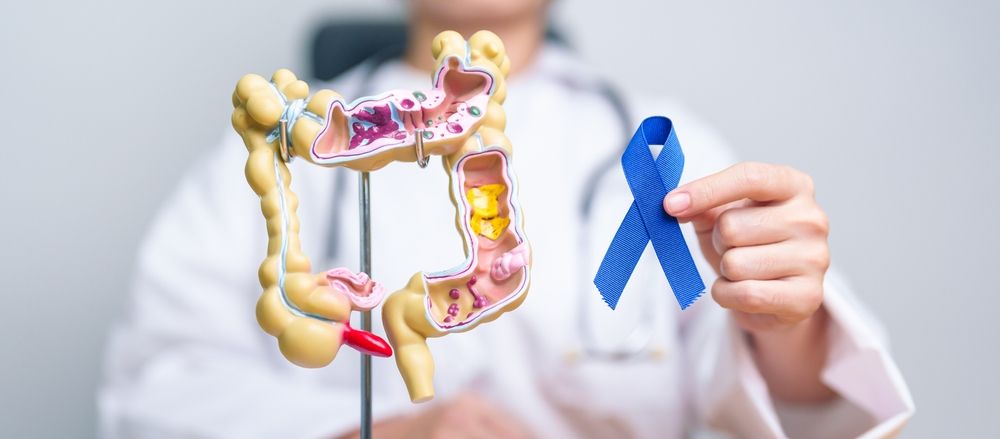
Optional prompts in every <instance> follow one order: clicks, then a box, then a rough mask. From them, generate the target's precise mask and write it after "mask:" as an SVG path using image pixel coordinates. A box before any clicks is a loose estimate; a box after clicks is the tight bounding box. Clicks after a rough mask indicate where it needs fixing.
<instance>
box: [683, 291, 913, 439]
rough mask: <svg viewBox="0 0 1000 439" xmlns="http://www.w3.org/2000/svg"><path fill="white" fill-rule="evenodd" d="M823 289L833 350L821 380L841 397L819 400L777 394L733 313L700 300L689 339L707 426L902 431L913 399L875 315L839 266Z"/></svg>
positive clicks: (829, 433)
mask: <svg viewBox="0 0 1000 439" xmlns="http://www.w3.org/2000/svg"><path fill="white" fill-rule="evenodd" d="M825 289H826V291H825V297H824V301H823V306H824V307H825V308H826V311H827V313H828V314H829V316H830V318H829V323H828V324H829V327H828V328H827V335H828V337H829V352H828V354H827V360H826V365H825V366H824V367H823V371H822V380H823V382H824V383H825V384H826V385H827V386H829V387H830V388H831V389H833V390H834V391H835V392H836V393H837V394H838V395H839V396H838V398H837V399H836V400H834V401H832V402H829V403H824V404H817V405H801V406H796V405H791V404H786V403H780V402H776V401H773V400H772V398H771V396H770V394H769V393H768V390H767V384H766V383H765V382H764V378H763V377H762V376H761V375H760V372H759V371H758V370H757V367H756V365H755V363H754V360H753V356H752V353H751V352H750V346H749V345H748V343H747V339H746V335H745V334H744V333H743V332H742V331H741V330H740V329H739V328H738V327H737V325H736V324H735V321H734V320H733V319H732V317H731V316H730V314H729V313H728V312H726V311H725V310H723V309H721V308H720V307H718V306H717V305H715V304H714V303H700V304H698V306H697V307H698V308H699V309H698V310H697V311H696V312H697V315H696V316H695V318H694V319H693V320H692V321H690V322H688V323H689V325H690V326H689V327H688V328H686V336H685V345H686V353H687V358H688V360H689V361H690V362H691V364H690V370H692V371H694V372H693V374H695V377H694V389H693V394H694V396H695V401H696V404H695V405H696V407H695V409H696V411H697V413H698V415H699V417H700V418H701V419H702V420H703V421H704V422H705V423H706V424H707V425H709V426H711V427H713V428H717V429H720V430H723V431H726V432H729V433H732V434H734V435H736V436H738V437H757V438H780V437H806V436H808V437H817V438H819V437H858V436H861V437H866V438H867V437H871V438H876V437H886V436H892V435H894V434H895V433H898V431H899V430H900V429H901V428H902V427H903V425H904V424H905V423H906V421H907V420H908V419H909V418H910V417H911V416H912V415H913V411H914V406H913V400H912V398H911V396H910V393H909V390H908V389H907V387H906V384H905V383H904V381H903V379H902V376H901V375H900V373H899V369H898V368H897V367H896V365H895V363H894V362H893V361H892V358H891V357H890V356H889V353H888V351H887V349H886V345H885V342H884V337H883V335H882V333H881V331H880V329H879V328H878V326H877V322H875V320H874V319H872V318H871V316H870V315H868V314H867V312H866V311H865V310H864V309H863V308H862V307H861V305H860V304H858V303H857V302H856V301H855V300H854V298H853V296H852V295H851V294H850V292H849V290H848V289H847V287H846V285H845V284H844V283H842V282H841V281H840V279H839V277H838V276H837V274H836V273H833V272H831V273H829V274H828V275H827V281H826V285H825ZM803 435H805V436H803Z"/></svg>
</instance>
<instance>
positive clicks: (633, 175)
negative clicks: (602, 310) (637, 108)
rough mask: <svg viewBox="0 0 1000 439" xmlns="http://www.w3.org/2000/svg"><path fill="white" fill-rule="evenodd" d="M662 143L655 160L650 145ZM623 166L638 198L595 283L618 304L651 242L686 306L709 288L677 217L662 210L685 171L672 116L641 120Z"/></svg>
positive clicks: (607, 299)
mask: <svg viewBox="0 0 1000 439" xmlns="http://www.w3.org/2000/svg"><path fill="white" fill-rule="evenodd" d="M661 144H662V145H663V149H662V150H661V151H660V154H659V155H658V156H657V157H656V158H655V159H654V158H653V154H652V152H651V151H650V149H649V146H650V145H661ZM622 169H623V170H624V172H625V180H626V181H627V182H628V186H629V189H630V190H631V191H632V198H633V201H632V205H631V206H629V209H628V212H626V214H625V218H624V219H622V222H621V225H619V226H618V231H617V232H616V233H615V237H614V238H613V239H612V240H611V245H610V246H608V251H607V252H606V253H605V254H604V260H602V261H601V266H600V268H599V269H598V270H597V275H596V276H595V277H594V285H595V286H597V290H598V291H600V292H601V297H603V298H604V301H605V302H606V303H607V304H608V306H610V307H611V309H615V307H616V306H617V305H618V299H620V298H621V294H622V291H624V290H625V285H626V284H628V280H629V278H630V277H631V276H632V272H633V271H635V266H636V264H638V263H639V258H640V257H641V256H642V252H643V251H644V250H645V249H646V244H647V243H649V242H652V244H653V250H654V251H655V252H656V257H657V259H658V260H659V262H660V267H661V268H662V269H663V274H664V275H665V276H666V277H667V281H668V282H669V283H670V288H671V289H672V290H673V291H674V296H676V297H677V303H679V304H680V307H681V309H685V308H687V307H688V306H690V305H691V304H692V303H694V301H695V300H698V297H700V296H701V295H702V293H704V292H705V284H704V282H702V280H701V275H700V274H698V268H697V267H695V265H694V259H693V258H692V257H691V252H690V250H688V247H687V243H686V242H685V241H684V235H683V234H682V233H681V228H680V225H679V224H678V223H677V219H676V218H674V217H672V216H670V215H669V214H667V212H666V211H665V210H663V199H664V197H666V196H667V193H668V192H669V191H671V190H673V189H674V188H676V187H677V183H678V182H680V178H681V171H683V170H684V152H683V151H682V150H681V144H680V142H678V141H677V135H676V134H675V133H674V129H673V123H672V122H671V121H670V119H667V118H666V117H662V116H653V117H649V118H647V119H646V120H644V121H642V123H641V124H640V125H639V129H638V130H636V132H635V134H634V135H633V136H632V140H630V141H629V144H628V147H627V148H625V152H624V153H622Z"/></svg>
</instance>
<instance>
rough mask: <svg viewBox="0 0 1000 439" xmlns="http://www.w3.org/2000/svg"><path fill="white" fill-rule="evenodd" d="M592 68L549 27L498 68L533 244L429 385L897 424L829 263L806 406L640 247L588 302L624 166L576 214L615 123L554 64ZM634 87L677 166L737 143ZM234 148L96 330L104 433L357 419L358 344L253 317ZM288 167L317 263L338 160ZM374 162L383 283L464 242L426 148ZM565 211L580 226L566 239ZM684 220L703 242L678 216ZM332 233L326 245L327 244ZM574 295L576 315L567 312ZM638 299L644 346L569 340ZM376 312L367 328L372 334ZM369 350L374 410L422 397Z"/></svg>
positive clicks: (258, 242) (546, 430)
mask: <svg viewBox="0 0 1000 439" xmlns="http://www.w3.org/2000/svg"><path fill="white" fill-rule="evenodd" d="M590 75H591V74H590V73H588V70H587V69H586V68H585V67H584V66H582V65H581V64H580V63H579V62H578V61H576V59H575V58H574V57H573V56H572V55H570V54H569V53H568V52H566V51H565V50H563V49H561V48H558V47H546V48H545V49H544V50H543V51H542V53H541V55H540V57H539V58H538V59H537V60H536V62H535V64H534V65H532V66H531V67H530V68H528V69H526V70H525V71H524V72H522V73H521V74H520V75H519V76H517V77H515V78H513V79H511V80H510V82H509V94H508V96H509V97H508V100H507V103H506V104H505V107H506V109H507V115H508V117H507V118H508V128H507V133H508V135H509V136H510V139H511V141H512V142H513V144H514V162H513V169H514V171H515V172H516V174H517V176H518V179H519V183H520V201H521V204H522V206H523V208H524V212H525V213H526V227H525V231H526V233H527V236H528V238H529V240H530V242H531V243H532V248H533V250H534V253H533V255H532V256H533V258H534V269H533V270H532V274H533V279H532V285H531V290H530V291H529V295H528V298H527V300H526V301H525V302H524V304H523V305H522V306H521V307H520V308H519V309H517V310H516V311H514V312H511V313H508V314H506V315H504V316H503V317H501V318H500V319H498V320H497V321H495V322H493V323H488V324H485V325H482V326H480V327H478V328H476V329H475V330H473V331H471V332H467V333H462V334H453V335H449V336H447V337H444V338H439V339H432V340H430V346H431V350H432V352H433V355H434V359H435V361H436V364H437V371H436V375H435V386H436V391H437V398H440V399H444V398H448V397H449V396H451V395H454V394H456V392H459V391H461V390H463V389H475V390H477V391H479V392H481V393H482V394H483V395H485V396H486V397H488V398H490V399H491V400H492V401H494V402H495V403H496V404H499V405H502V406H503V407H504V408H505V409H506V410H508V411H510V412H511V413H512V414H513V415H515V416H517V417H518V418H520V419H521V420H523V421H524V422H525V423H526V424H527V425H528V426H529V427H530V428H531V429H532V430H533V431H534V432H535V433H536V434H537V435H538V437H542V438H570V437H608V438H631V437H637V438H676V437H684V436H686V435H690V434H691V433H692V432H693V431H695V430H699V429H700V428H702V427H703V426H706V425H708V426H712V427H714V428H716V429H719V430H722V431H727V432H729V433H730V434H733V435H735V436H738V437H753V438H770V437H784V436H793V437H795V436H803V435H805V436H808V437H845V436H856V435H859V434H862V433H865V432H867V433H868V434H869V435H870V436H871V437H877V436H882V435H884V434H886V433H889V432H894V431H897V430H898V429H899V428H901V426H902V425H903V424H904V423H905V422H906V420H907V419H908V418H909V417H910V416H911V414H912V412H913V403H912V400H911V398H910V395H909V393H908V391H907V389H906V386H905V384H904V383H903V380H902V378H901V377H900V374H899V372H898V370H897V368H896V366H895V365H894V364H893V362H892V360H891V358H890V357H889V355H888V354H887V352H886V350H885V345H884V339H883V337H882V336H881V333H880V332H879V329H878V328H877V326H875V322H874V321H873V320H872V319H871V317H870V316H868V315H867V314H865V313H864V312H863V311H862V310H861V308H859V307H858V305H857V304H855V303H854V302H853V301H852V300H851V298H850V296H848V291H847V289H846V287H845V286H844V284H843V283H841V282H838V280H837V277H836V275H835V274H831V275H830V276H828V285H827V289H826V298H825V306H826V307H827V309H828V311H829V313H830V315H831V317H832V318H831V326H832V327H831V330H830V331H829V332H830V337H831V340H832V342H831V343H830V346H831V347H830V355H829V359H828V361H827V365H826V367H825V369H824V372H823V378H824V380H825V382H826V383H827V384H828V385H829V386H830V387H831V388H833V389H834V390H836V391H837V392H838V393H839V394H840V395H841V399H840V400H838V401H837V402H834V403H830V404H826V405H823V406H821V407H786V406H776V403H775V402H774V401H772V400H771V398H770V397H769V395H768V392H767V389H766V386H765V384H764V382H763V380H762V378H761V376H760V375H759V373H758V372H757V370H756V368H755V366H754V363H753V360H752V358H751V357H750V355H749V352H748V347H747V345H746V343H745V341H744V337H743V336H742V335H741V333H740V332H739V330H738V329H737V328H736V327H735V326H734V324H733V322H732V320H731V319H730V317H729V315H728V313H727V312H725V311H724V310H723V309H721V308H720V307H719V306H718V305H717V304H716V303H714V302H713V301H712V299H711V297H710V296H706V297H703V298H702V299H700V301H699V302H698V303H697V304H696V305H695V306H694V307H692V308H691V309H689V310H687V311H683V312H681V311H679V309H678V306H677V303H676V301H675V299H674V297H673V295H672V294H671V293H670V289H669V286H668V284H667V282H666V280H665V279H664V278H663V274H662V272H660V271H659V267H658V266H657V264H656V260H655V258H653V257H652V253H651V249H648V248H647V253H646V254H645V255H644V258H643V260H642V261H641V262H640V265H639V267H638V268H637V270H636V273H635V274H634V276H633V278H632V281H631V282H630V283H629V286H628V288H627V289H626V291H625V294H624V295H623V298H622V301H621V303H620V306H619V309H618V310H617V311H614V312H612V311H611V310H609V309H607V308H606V306H605V305H604V303H603V302H602V301H601V299H600V298H599V296H598V294H597V292H596V290H595V289H594V288H593V286H592V284H591V279H592V278H593V275H594V273H595V272H596V267H597V265H598V264H599V263H600V260H601V257H602V255H603V252H604V250H605V249H606V247H607V244H608V243H609V242H610V240H611V237H612V235H613V234H614V232H615V230H616V228H617V225H618V222H619V221H620V220H621V218H622V216H623V215H624V213H625V211H626V209H627V207H628V205H629V203H630V202H631V197H630V194H629V191H628V188H627V185H626V184H625V180H624V178H623V176H622V174H621V171H620V168H615V169H613V170H611V171H610V172H607V173H605V174H604V175H603V177H601V182H600V184H599V185H598V188H599V190H598V192H597V194H596V199H595V205H594V214H593V218H592V219H591V220H590V221H588V222H584V221H582V220H581V218H580V215H579V204H580V199H581V197H582V196H583V187H584V186H585V184H584V183H585V179H587V178H588V175H589V173H590V171H591V170H592V169H594V168H595V166H597V165H598V163H600V162H601V161H602V160H606V159H607V157H608V156H610V155H611V154H614V153H615V152H616V151H620V150H621V148H622V147H623V146H624V144H625V143H626V142H627V140H628V136H630V135H631V132H629V133H623V132H622V131H621V127H620V126H619V125H618V123H617V122H616V119H615V118H614V115H613V114H612V113H611V107H610V106H609V104H608V102H607V100H606V99H604V98H602V97H600V96H598V95H597V94H596V93H593V92H588V91H583V90H581V89H580V87H578V86H576V87H573V86H568V85H567V82H568V81H567V78H572V81H573V82H576V83H584V84H585V83H587V82H588V81H589V78H590ZM362 76H365V75H363V74H360V73H359V72H358V71H355V72H354V73H348V74H347V75H345V77H344V78H341V79H340V80H339V81H337V82H336V83H334V84H333V85H332V87H333V88H334V89H335V90H338V91H339V92H341V93H342V94H345V95H347V96H356V93H357V92H358V88H359V86H360V84H361V82H362V78H361V77H362ZM369 80H370V84H369V87H370V88H369V91H370V92H377V91H381V90H387V89H393V88H413V89H416V88H421V87H426V86H427V85H428V84H429V78H428V75H427V74H425V73H420V72H416V71H414V70H412V69H410V68H409V67H407V66H405V65H403V64H402V63H398V62H396V63H389V64H386V65H385V66H383V67H382V68H380V69H378V71H377V72H375V73H374V75H371V78H369ZM643 98H647V99H644V100H642V101H640V100H639V99H632V100H631V102H632V103H633V104H635V105H632V106H631V110H632V112H633V114H634V117H636V118H643V117H646V116H651V115H665V116H668V117H670V118H672V119H673V120H674V123H675V127H676V130H677V133H678V137H679V139H680V141H681V144H682V145H683V147H684V151H685V153H686V156H687V165H686V168H685V170H684V178H683V180H685V181H689V180H692V179H694V178H697V177H701V176H704V175H707V174H709V173H712V172H715V171H718V170H720V169H722V168H724V167H726V166H728V165H729V164H731V163H732V162H733V161H734V160H733V158H732V156H731V154H730V152H729V150H728V149H726V148H725V147H724V145H723V143H722V142H721V141H720V139H719V138H718V137H717V136H716V135H715V134H714V133H713V132H712V131H711V130H710V129H709V128H708V127H706V126H705V125H703V124H702V123H701V122H699V121H698V120H696V119H694V118H693V117H692V116H691V115H689V113H688V112H687V111H686V110H685V109H683V108H681V107H679V106H676V105H674V104H671V103H669V102H665V101H653V100H649V99H648V97H643ZM630 129H634V127H630ZM245 159H246V150H245V148H244V147H243V145H242V143H241V141H240V140H239V138H238V137H237V136H236V135H235V134H232V133H229V134H227V135H226V136H225V138H224V139H223V141H222V142H221V145H218V146H217V147H214V148H206V149H205V155H204V158H203V160H202V161H200V162H199V163H198V164H197V165H196V167H195V169H193V171H192V172H191V173H190V174H189V175H188V176H187V178H185V179H184V181H183V182H182V183H181V185H180V187H179V188H178V190H177V191H176V193H174V194H173V196H172V197H171V198H170V200H169V201H168V202H167V203H166V205H165V207H164V208H163V210H162V211H161V212H160V214H159V216H158V218H157V219H156V221H155V222H154V224H153V226H152V229H151V230H150V231H149V234H148V235H147V237H146V239H145V241H144V243H143V245H142V247H141V250H140V253H139V259H138V270H137V273H136V276H135V279H134V283H133V285H132V294H131V297H130V301H129V305H128V308H127V315H126V316H125V318H124V319H123V321H121V322H120V324H118V325H117V327H116V329H115V330H114V332H113V334H112V336H111V339H110V343H109V347H108V352H107V367H106V376H105V382H104V385H103V387H102V389H101V391H100V394H99V397H98V399H99V407H100V415H101V423H100V424H101V427H100V428H101V431H102V434H103V435H105V436H107V437H171V438H173V437H219V438H320V437H332V436H335V435H337V434H340V433H342V432H344V431H347V430H349V429H351V428H354V427H356V425H357V422H358V383H359V372H358V363H359V357H358V354H357V353H356V352H355V351H353V350H352V349H350V348H347V347H344V348H343V349H341V350H340V354H339V355H338V357H337V359H336V360H335V361H334V363H333V364H332V365H330V366H329V367H326V368H323V369H317V370H309V369H302V368H299V367H296V366H293V365H291V364H289V363H288V362H287V361H286V360H285V359H284V358H283V357H282V356H281V354H280V353H279V352H278V348H277V346H276V343H275V340H274V339H273V338H272V337H270V336H268V335H266V334H265V333H264V332H263V331H261V330H260V329H259V328H258V327H257V323H256V321H255V319H254V304H255V302H256V299H257V296H258V295H259V294H260V286H259V285H258V284H257V276H256V274H257V266H258V264H259V263H260V262H261V261H262V259H263V258H264V256H265V241H266V234H265V229H264V221H263V218H262V216H261V214H260V207H259V202H258V199H257V197H256V196H255V195H254V194H253V192H252V191H251V190H250V188H249V187H248V186H247V184H246V181H245V179H244V176H243V166H244V162H245ZM435 161H436V160H435ZM336 172H345V173H347V175H345V178H343V179H342V181H343V182H345V183H346V188H345V195H346V196H345V202H344V203H342V204H341V205H340V206H336V207H334V206H331V204H332V202H331V198H332V195H331V194H332V193H333V186H334V180H335V178H334V174H335V173H336ZM292 174H293V181H292V188H293V190H294V191H295V192H297V193H298V194H299V196H300V201H301V202H300V207H299V215H300V217H301V220H302V221H301V222H302V230H301V233H302V235H301V236H302V242H303V249H304V251H305V252H306V254H308V255H309V256H310V257H311V259H312V261H313V269H314V271H316V270H321V269H326V268H331V267H333V266H346V267H351V268H357V266H358V256H357V254H358V243H357V230H358V215H357V206H356V201H355V200H356V196H355V194H356V177H355V174H353V173H350V172H349V171H342V170H330V169H325V168H321V167H317V166H313V165H310V164H308V163H306V162H305V161H304V160H296V161H295V162H294V163H293V165H292ZM371 184H372V189H371V190H372V239H373V250H372V251H373V272H374V277H375V278H376V279H378V280H380V281H381V282H383V283H384V284H385V285H386V287H387V289H389V290H390V291H392V289H393V288H396V287H399V286H402V285H403V284H404V283H405V281H406V280H407V278H408V277H409V276H410V275H412V274H413V273H414V272H416V271H418V270H428V271H436V270H441V269H445V268H450V267H452V266H454V265H455V264H457V263H459V262H461V260H462V257H463V255H462V247H461V241H460V239H459V236H458V235H457V234H456V232H455V229H454V225H453V218H454V210H453V207H452V205H451V203H450V202H449V200H448V195H447V190H448V185H447V177H446V175H445V173H444V172H442V170H441V169H440V167H439V166H429V167H428V168H427V169H423V170H421V169H419V168H418V167H417V166H416V165H414V164H412V163H396V164H392V165H390V166H388V167H387V168H384V169H382V170H379V171H377V172H374V173H372V183H371ZM331 214H334V215H337V216H338V217H339V227H338V228H337V229H336V230H330V227H329V225H330V224H331ZM583 227H586V229H585V231H584V233H586V234H587V236H589V237H590V238H589V239H590V244H589V245H588V247H589V248H581V246H580V243H579V239H578V238H579V236H580V233H581V231H582V230H584V229H582V228H583ZM685 232H686V233H688V243H689V247H691V249H692V251H694V252H696V254H695V259H696V260H698V261H702V259H703V258H702V257H701V255H700V254H699V253H698V252H699V250H698V246H697V245H696V244H695V240H694V239H695V238H694V236H693V235H691V234H690V232H691V231H690V230H685ZM331 234H333V235H331ZM333 241H335V242H337V243H339V244H337V249H336V250H337V251H336V253H337V257H336V258H335V260H326V259H325V256H324V255H325V254H327V243H329V242H333ZM699 268H700V270H701V274H702V276H703V277H704V278H705V281H706V285H711V282H712V281H713V280H714V277H715V274H714V273H713V271H712V269H711V268H709V267H708V266H707V265H705V263H704V262H700V266H699ZM582 307H589V308H588V309H589V314H588V315H590V316H591V317H592V318H590V319H587V320H581V315H583V314H582V313H581V312H580V310H581V309H582ZM643 309H653V310H654V311H653V312H652V313H651V315H652V321H651V323H652V324H653V332H652V339H651V341H650V344H649V348H648V349H647V350H646V351H645V352H646V353H645V354H644V355H643V356H642V359H639V360H633V361H627V362H613V361H609V360H604V359H597V358H592V357H589V356H587V355H583V354H582V348H583V339H582V338H581V336H580V333H581V330H580V328H583V327H587V328H593V329H594V333H595V334H596V336H595V337H594V338H593V342H596V343H598V344H599V345H601V346H612V347H613V346H615V345H616V344H615V342H620V341H621V340H622V339H624V338H626V336H627V335H628V332H629V331H630V330H631V328H633V327H634V326H635V324H636V322H637V321H643V320H642V317H641V314H640V312H639V311H641V310H643ZM376 315H377V311H376ZM355 317H356V316H355ZM375 320H376V327H375V331H376V332H377V333H380V334H384V330H383V329H382V327H381V321H380V319H378V318H376V319H375ZM373 363H374V366H373V367H374V413H375V416H376V418H378V417H386V416H392V415H393V414H398V413H402V412H405V411H408V410H414V409H417V408H419V406H414V405H412V404H411V403H410V402H409V400H408V398H407V396H406V391H405V388H404V387H403V382H402V380H401V379H400V377H399V375H398V373H397V371H396V366H395V363H394V362H393V361H392V360H391V359H378V358H376V359H374V360H373ZM806 432H808V433H806Z"/></svg>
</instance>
